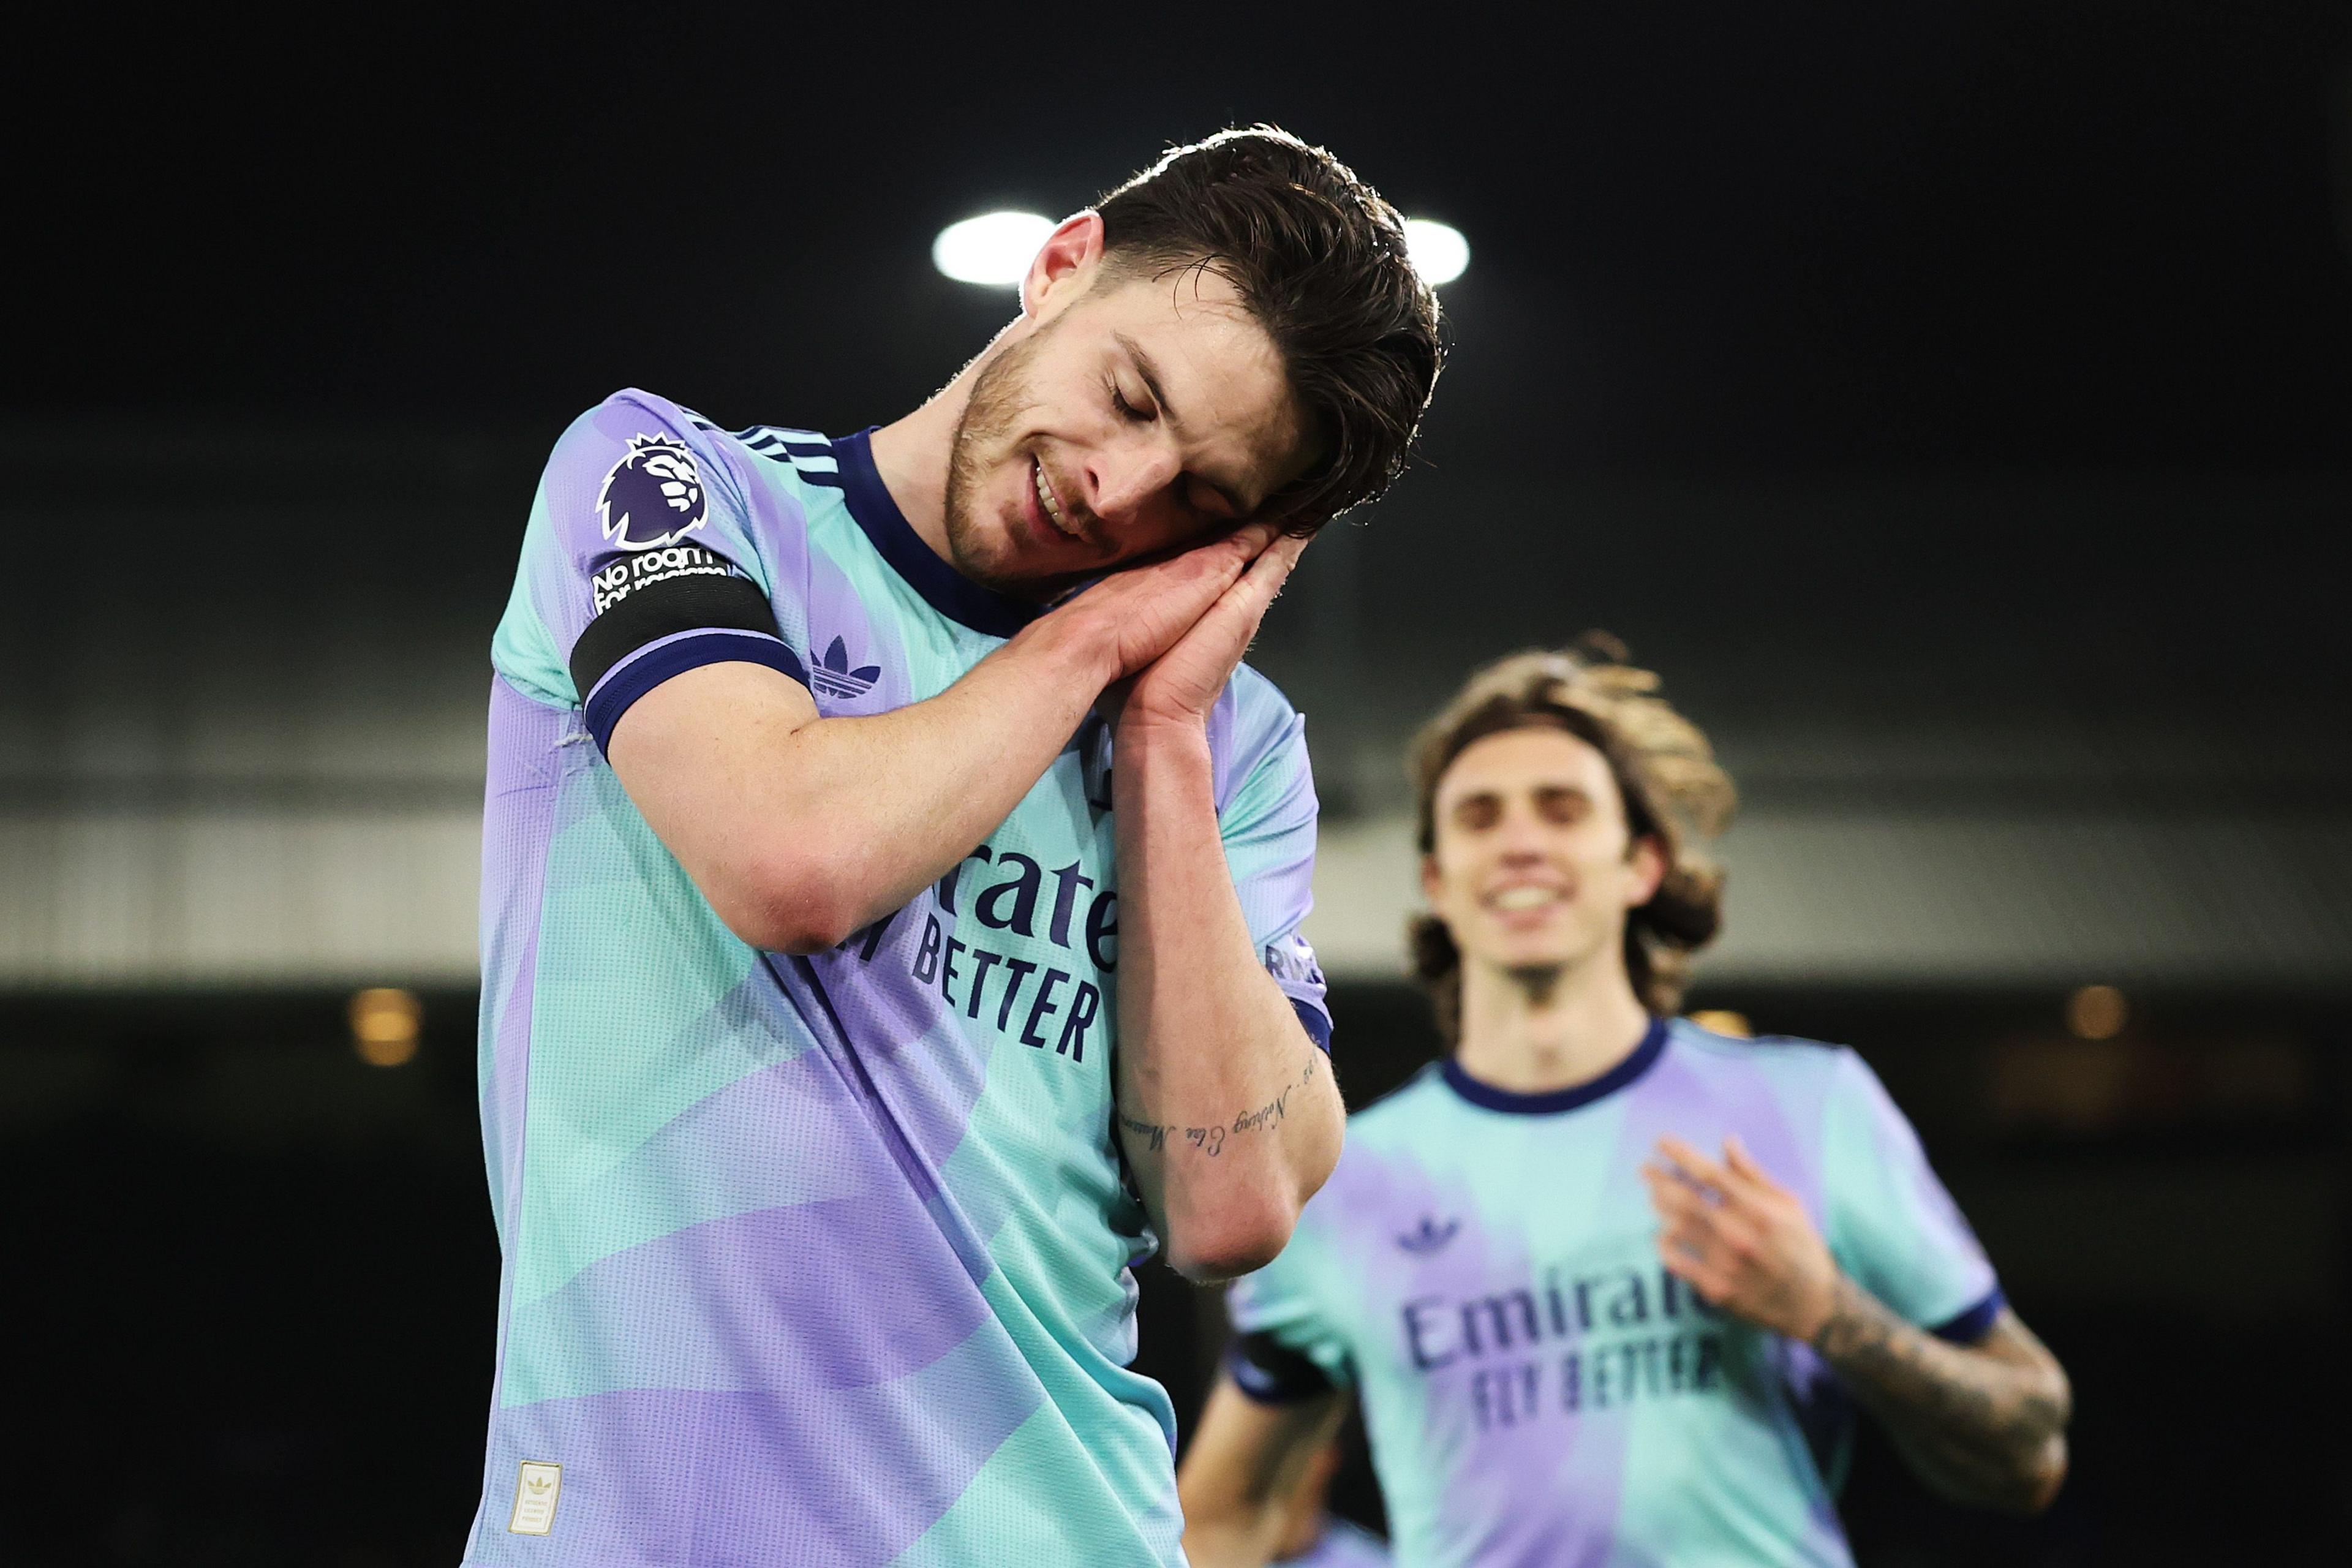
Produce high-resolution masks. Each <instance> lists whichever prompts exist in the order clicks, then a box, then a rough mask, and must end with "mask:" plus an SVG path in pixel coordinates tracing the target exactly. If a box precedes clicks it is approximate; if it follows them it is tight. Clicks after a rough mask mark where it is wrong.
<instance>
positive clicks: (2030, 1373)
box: [1813, 1275, 2072, 1502]
mask: <svg viewBox="0 0 2352 1568" xmlns="http://www.w3.org/2000/svg"><path fill="white" fill-rule="evenodd" d="M1995 1341H1999V1342H2000V1344H1999V1346H1998V1347H1997V1348H1996V1346H1995V1343H1994V1342H1995ZM1813 1348H1814V1349H1816V1350H1818V1351H1819V1352H1821V1353H1822V1357H1823V1359H1825V1360H1826V1361H1828V1363H1830V1365H1831V1366H1832V1367H1834V1368H1835V1369H1836V1370H1837V1372H1838V1373H1839V1374H1840V1375H1841V1376H1842V1377H1843V1379H1844V1381H1845V1383H1846V1385H1847V1386H1848V1387H1849V1388H1851V1389H1852V1390H1853V1393H1854V1394H1855V1395H1856V1396H1857V1397H1859V1398H1860V1399H1861V1400H1862V1401H1863V1403H1864V1404H1865V1405H1868V1406H1869V1407H1870V1408H1871V1410H1872V1412H1873V1413H1874V1415H1877V1416H1878V1417H1879V1419H1880V1420H1882V1421H1884V1422H1885V1423H1886V1425H1887V1426H1889V1427H1890V1428H1892V1429H1893V1432H1894V1435H1895V1436H1896V1438H1897V1439H1898V1440H1900V1441H1902V1442H1903V1445H1904V1447H1906V1449H1908V1450H1909V1451H1910V1452H1912V1453H1913V1455H1914V1456H1915V1458H1916V1461H1918V1462H1920V1463H1922V1464H1923V1465H1925V1466H1926V1467H1927V1468H1930V1469H1932V1470H1934V1471H1936V1472H1937V1474H1936V1475H1935V1476H1932V1477H1931V1478H1930V1479H1938V1480H1940V1481H1941V1482H1942V1483H1943V1484H1944V1486H1945V1488H1946V1489H1948V1490H1951V1491H1953V1492H1955V1493H1958V1494H1962V1495H1967V1496H1969V1497H1971V1498H1972V1499H1973V1500H1979V1501H1987V1502H2003V1501H2016V1500H2020V1499H2021V1497H2025V1496H2030V1495H2031V1494H2032V1492H2033V1491H2034V1490H2035V1489H2037V1488H2038V1487H2039V1486H2040V1485H2041V1484H2042V1483H2041V1482H2040V1481H2039V1480H2038V1479H2036V1478H2037V1477H2038V1474H2039V1469H2038V1467H2039V1466H2040V1465H2041V1464H2042V1461H2043V1458H2044V1456H2045V1455H2046V1454H2047V1453H2048V1452H2049V1450H2050V1447H2051V1444H2052V1442H2053V1439H2054V1438H2056V1437H2058V1436H2060V1435H2061V1434H2062V1433H2063V1432H2064V1430H2065V1428H2066V1422H2067V1419H2068V1417H2069V1415H2071V1414H2072V1410H2071V1408H2070V1406H2071V1399H2070V1396H2069V1394H2067V1391H2066V1386H2065V1378H2064V1374H2063V1373H2062V1372H2060V1371H2059V1370H2058V1367H2057V1363H2056V1362H2055V1361H2054V1360H2053V1359H2051V1357H2050V1354H2049V1352H2047V1351H2046V1350H2044V1349H2043V1348H2042V1343H2041V1342H2040V1341H2039V1340H2036V1339H2035V1338H2034V1337H2033V1335H2032V1331H2031V1330H2029V1329H2027V1328H2026V1327H2025V1325H2024V1324H2023V1323H2021V1322H2020V1321H2017V1319H2016V1317H2015V1316H2014V1315H2013V1314H2011V1313H2008V1312H2004V1313H2002V1314H2001V1318H2000V1324H1999V1326H1998V1327H1997V1328H1996V1329H1995V1331H1994V1333H1993V1335H1992V1336H1990V1337H1989V1338H1988V1341H1987V1342H1986V1343H1985V1344H1983V1345H1979V1346H1967V1345H1958V1344H1952V1343H1950V1342H1946V1341H1944V1340H1939V1339H1937V1338H1936V1337H1935V1336H1934V1335H1932V1334H1928V1333H1925V1332H1922V1331H1920V1330H1918V1329H1916V1328H1914V1327H1913V1326H1912V1325H1911V1324H1909V1323H1907V1322H1906V1321H1903V1320H1902V1319H1901V1318H1899V1317H1897V1316H1896V1315H1895V1313H1894V1312H1893V1311H1892V1310H1889V1309H1888V1308H1887V1306H1886V1305H1885V1303H1884V1302H1882V1301H1880V1300H1878V1299H1877V1298H1876V1297H1874V1296H1873V1295H1871V1294H1870V1292H1869V1291H1867V1290H1864V1289H1863V1288H1862V1287H1861V1286H1859V1285H1857V1284H1855V1283H1854V1282H1853V1280H1852V1279H1847V1278H1845V1277H1844V1276H1843V1275H1841V1276H1840V1277H1839V1279H1838V1282H1837V1301H1836V1305H1835V1307H1834V1308H1833V1309H1832V1311H1831V1313H1830V1319H1829V1321H1828V1322H1827V1323H1825V1324H1823V1325H1822V1331H1821V1332H1820V1333H1819V1334H1817V1335H1815V1336H1814V1339H1813ZM2051 1484H2054V1482H2053V1483H2051ZM2021 1489H2022V1490H2021Z"/></svg>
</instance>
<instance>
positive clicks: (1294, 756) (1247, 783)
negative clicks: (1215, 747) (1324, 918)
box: [1211, 668, 1331, 1050]
mask: <svg viewBox="0 0 2352 1568" xmlns="http://www.w3.org/2000/svg"><path fill="white" fill-rule="evenodd" d="M1211 724H1212V727H1213V729H1214V728H1218V727H1222V728H1223V731H1224V732H1225V734H1226V735H1227V736H1229V737H1231V742H1232V743H1231V744H1230V746H1228V747H1224V748H1220V751H1221V753H1222V754H1221V755H1220V757H1219V761H1218V775H1219V776H1218V788H1217V826H1218V831H1219V833H1220V835H1221V836H1222V837H1223V841H1224V847H1225V861H1226V865H1227V867H1228V868H1230V869H1231V871H1232V872H1233V878H1234V891H1235V892H1236V893H1238V894H1239V895H1240V898H1241V906H1242V914H1243V917H1244V919H1245V920H1247V921H1248V922H1249V929H1250V940H1251V941H1252V942H1255V943H1256V944H1257V950H1258V956H1259V958H1260V959H1261V960H1262V961H1263V962H1264V963H1265V967H1266V972H1267V973H1270V974H1272V975H1273V976H1274V980H1275V984H1277V985H1279V986H1281V987H1282V991H1283V994H1285V995H1286V996H1287V997H1289V998H1290V1005H1291V1007H1292V1008H1293V1009H1294V1010H1295V1011H1296V1012H1297V1015H1298V1020H1299V1022H1300V1024H1302V1025H1303V1026H1305V1027H1306V1030H1307V1035H1308V1037H1310V1038H1312V1039H1313V1040H1314V1042H1315V1043H1316V1044H1317V1045H1318V1046H1320V1047H1323V1048H1324V1049H1325V1050H1328V1049H1330V1048H1331V1009H1330V1004H1329V1001H1328V990H1329V987H1328V985H1327V984H1326V983H1325V981H1324V978H1323V969H1322V966H1321V965H1320V964H1318V963H1317V962H1316V959H1315V950H1314V948H1313V947H1312V946H1310V945H1309V944H1308V942H1307V938H1306V936H1305V935H1304V934H1303V933H1302V932H1301V931H1300V930H1299V923H1300V922H1301V921H1304V920H1305V919H1306V918H1307V911H1308V910H1310V909H1312V908H1313V907H1314V902H1315V900H1314V895H1313V891H1312V887H1313V883H1314V879H1315V820H1316V811H1317V806H1316V800H1315V775H1314V773H1313V770H1312V769H1311V768H1310V767H1309V765H1308V763H1307V733H1306V731H1307V725H1306V721H1305V720H1303V719H1301V718H1300V717H1299V716H1298V715H1297V712H1295V711H1293V710H1291V708H1290V705H1289V704H1288V703H1287V702H1286V701H1284V700H1282V697H1281V695H1280V693H1278V692H1276V690H1275V689H1274V688H1273V686H1272V685H1271V684H1270V683H1268V682H1267V681H1266V680H1265V679H1264V678H1263V677H1261V676H1258V675H1257V674H1256V673H1255V671H1252V670H1248V669H1246V668H1245V669H1244V670H1242V671H1241V672H1240V674H1239V675H1237V676H1236V678H1235V679H1234V682H1233V684H1232V685H1231V686H1230V687H1229V688H1228V689H1227V691H1226V694H1225V696H1224V698H1223V700H1220V701H1219V703H1218V706H1217V710H1216V712H1215V713H1214V714H1213V716H1212V718H1211Z"/></svg>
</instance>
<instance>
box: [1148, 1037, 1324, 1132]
mask: <svg viewBox="0 0 2352 1568" xmlns="http://www.w3.org/2000/svg"><path fill="white" fill-rule="evenodd" d="M1322 1058H1323V1053H1322V1052H1321V1051H1319V1050H1317V1049H1315V1048H1314V1047H1308V1049H1307V1065H1306V1066H1305V1068H1302V1069H1301V1070H1300V1072H1299V1075H1298V1077H1297V1079H1293V1080H1292V1081H1291V1082H1289V1083H1287V1084H1286V1085H1284V1086H1283V1088H1282V1090H1281V1092H1280V1093H1278V1094H1276V1096H1275V1097H1274V1098H1273V1099H1272V1100H1267V1101H1266V1102H1265V1104H1264V1105H1261V1106H1259V1107H1258V1108H1257V1109H1256V1110H1244V1111H1243V1112H1241V1113H1240V1114H1239V1115H1237V1116H1235V1117H1234V1119H1233V1120H1232V1121H1217V1122H1212V1123H1211V1124H1209V1125H1208V1126H1206V1127H1187V1126H1184V1125H1182V1124H1181V1123H1179V1122H1173V1121H1139V1120H1138V1119H1137V1118H1135V1117H1132V1116H1129V1114H1128V1113H1127V1110H1126V1109H1125V1108H1124V1107H1121V1108H1120V1109H1119V1110H1118V1124H1119V1127H1120V1128H1121V1129H1122V1130H1123V1131H1127V1132H1129V1133H1131V1134H1133V1135H1134V1136H1135V1137H1138V1138H1140V1139H1142V1140H1143V1146H1144V1148H1145V1150H1146V1151H1147V1152H1150V1153H1153V1154H1157V1153H1159V1152H1161V1151H1162V1150H1164V1149H1165V1148H1166V1147H1167V1146H1168V1145H1169V1144H1170V1143H1171V1142H1180V1141H1181V1142H1183V1143H1188V1144H1190V1145H1191V1146H1192V1147H1193V1148H1195V1149H1198V1150H1199V1151H1200V1152H1202V1153H1203V1154H1206V1155H1207V1156H1208V1157H1209V1158H1210V1159H1212V1160H1213V1159H1215V1158H1216V1157H1217V1156H1218V1155H1219V1154H1222V1153H1223V1152H1224V1148H1225V1140H1226V1139H1228V1138H1239V1137H1243V1136H1244V1135H1245V1134H1248V1133H1252V1132H1270V1131H1274V1130H1275V1129H1276V1128H1277V1127H1279V1126H1281V1125H1282V1122H1283V1119H1284V1118H1285V1117H1286V1116H1288V1115H1289V1114H1290V1097H1291V1096H1292V1095H1294V1094H1296V1093H1297V1092H1298V1091H1299V1090H1300V1089H1305V1088H1306V1087H1307V1085H1308V1084H1309V1083H1311V1082H1313V1081H1314V1079H1315V1075H1316V1073H1317V1072H1318V1071H1319V1070H1321V1066H1322Z"/></svg>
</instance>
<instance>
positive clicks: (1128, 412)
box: [1105, 380, 1155, 425]
mask: <svg viewBox="0 0 2352 1568" xmlns="http://www.w3.org/2000/svg"><path fill="white" fill-rule="evenodd" d="M1105 385H1106V386H1107V387H1108V388H1109V390H1110V405H1111V407H1112V408H1113V409H1114V410H1116V411H1117V412H1118V416H1119V417H1120V418H1122V419H1126V420H1129V421H1131V422H1132V423H1134V424H1138V425H1145V424H1149V423H1150V421H1151V420H1152V419H1153V418H1154V417H1155V416H1154V415H1153V413H1152V411H1151V410H1150V409H1148V408H1138V407H1137V406H1136V405H1134V404H1132V403H1129V401H1128V400H1127V394H1126V393H1124V392H1121V391H1120V390H1119V386H1118V381H1117V380H1112V381H1108V382H1106V383H1105Z"/></svg>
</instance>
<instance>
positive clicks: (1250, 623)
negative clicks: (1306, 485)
mask: <svg viewBox="0 0 2352 1568" xmlns="http://www.w3.org/2000/svg"><path fill="white" fill-rule="evenodd" d="M1306 548H1307V541H1306V540H1304V539H1294V538H1281V539H1276V540H1275V541H1274V542H1271V543H1270V544H1268V545H1266V546H1265V549H1264V551H1263V552H1260V553H1259V554H1258V555H1257V556H1256V558H1255V559H1254V560H1253V561H1251V562H1250V563H1249V568H1248V570H1247V571H1245V572H1244V573H1242V574H1240V575H1239V576H1238V577H1237V578H1236V579H1235V580H1234V583H1233V584H1231V585H1230V586H1228V587H1227V588H1226V589H1225V591H1224V592H1223V594H1221V595H1218V597H1217V599H1216V602H1215V603H1213V605H1210V606H1209V607H1208V609H1207V611H1206V612H1205V613H1204V614H1202V616H1201V617H1200V618H1199V619H1198V620H1196V621H1194V622H1193V623H1192V626H1191V628H1190V629H1188V630H1187V631H1186V632H1185V633H1184V634H1183V636H1182V637H1180V638H1178V639H1177V640H1176V642H1175V643H1174V644H1173V646H1171V647H1169V648H1168V649H1167V651H1165V652H1164V653H1161V654H1160V656H1159V657H1158V658H1154V659H1153V660H1152V661H1151V662H1150V664H1149V665H1148V666H1147V667H1145V668H1144V669H1143V671H1142V673H1141V674H1139V675H1138V676H1136V677H1135V679H1134V682H1133V684H1132V685H1131V686H1130V687H1129V689H1128V690H1127V691H1126V692H1125V694H1124V699H1123V704H1122V710H1121V712H1120V714H1119V722H1120V726H1121V728H1122V729H1128V728H1131V727H1133V726H1135V725H1138V724H1146V725H1149V724H1162V723H1166V724H1182V725H1199V724H1202V723H1204V722H1205V721H1207V719H1208V715H1209V710H1210V709H1211V708H1213V707H1214V706H1215V705H1216V700H1217V696H1218V694H1219V693H1220V692H1222V691H1223V690H1224V689H1225V683H1226V682H1227V681H1229V680H1231V679H1233V677H1234V668H1235V667H1237V666H1238V665H1239V664H1240V663H1241V661H1242V655H1243V654H1244V653H1246V652H1248V651H1249V645H1250V639H1251V638H1253V637H1256V636H1257V628H1258V623H1259V622H1261V621H1263V620H1264V619H1265V612H1266V607H1267V606H1268V605H1272V604H1273V603H1274V601H1275V597H1276V595H1279V594H1280V593H1281V592H1282V585H1283V584H1284V583H1286V582H1287V581H1288V580H1289V577H1290V571H1291V568H1292V567H1294V566H1296V565H1297V564H1298V557H1299V554H1300V552H1303V551H1304V550H1305V549H1306Z"/></svg>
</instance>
